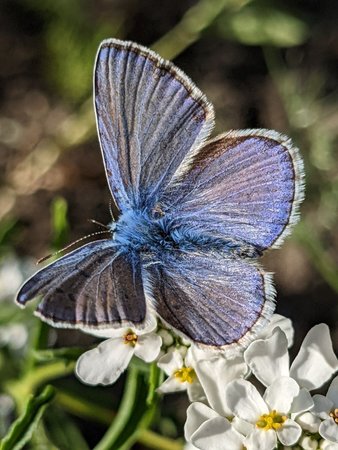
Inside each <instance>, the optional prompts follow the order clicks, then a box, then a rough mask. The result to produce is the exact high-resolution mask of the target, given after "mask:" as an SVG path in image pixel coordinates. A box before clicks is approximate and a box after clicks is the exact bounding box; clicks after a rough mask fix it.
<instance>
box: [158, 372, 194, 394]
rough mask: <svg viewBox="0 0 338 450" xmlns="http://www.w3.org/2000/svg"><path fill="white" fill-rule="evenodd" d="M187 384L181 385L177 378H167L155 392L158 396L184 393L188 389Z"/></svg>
mask: <svg viewBox="0 0 338 450" xmlns="http://www.w3.org/2000/svg"><path fill="white" fill-rule="evenodd" d="M188 384H189V383H187V382H185V383H181V382H180V381H179V380H178V379H177V378H175V377H174V376H171V377H169V378H167V379H166V380H165V381H164V382H163V383H162V384H161V385H160V386H159V387H158V388H157V389H156V391H157V392H159V393H160V394H168V393H170V392H180V391H185V390H186V389H187V387H188Z"/></svg>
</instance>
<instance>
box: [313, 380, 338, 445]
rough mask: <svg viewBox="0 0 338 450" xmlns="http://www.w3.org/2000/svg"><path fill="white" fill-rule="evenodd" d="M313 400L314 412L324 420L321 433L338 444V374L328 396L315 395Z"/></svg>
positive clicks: (320, 427)
mask: <svg viewBox="0 0 338 450" xmlns="http://www.w3.org/2000/svg"><path fill="white" fill-rule="evenodd" d="M313 401H314V407H313V413H314V414H316V415H317V416H318V417H319V418H320V419H322V420H323V422H322V423H321V424H320V426H319V433H320V435H321V436H322V437H323V438H324V439H327V440H328V441H330V442H332V443H335V444H338V376H337V377H336V378H334V379H333V380H332V382H331V384H330V387H329V389H328V391H327V394H326V396H324V395H314V397H313Z"/></svg>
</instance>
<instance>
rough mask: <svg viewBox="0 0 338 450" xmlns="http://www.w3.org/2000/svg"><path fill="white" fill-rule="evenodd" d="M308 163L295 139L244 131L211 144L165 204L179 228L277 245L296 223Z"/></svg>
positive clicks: (172, 188)
mask: <svg viewBox="0 0 338 450" xmlns="http://www.w3.org/2000/svg"><path fill="white" fill-rule="evenodd" d="M302 199H303V166H302V162H301V159H300V157H299V154H298V150H297V149H296V148H295V147H293V146H292V144H291V141H290V139H288V138H286V137H285V136H283V135H280V134H278V133H276V132H273V131H269V130H240V131H232V132H229V133H226V134H225V135H222V136H219V137H218V138H215V139H214V140H212V141H210V142H207V143H206V144H205V145H204V146H203V147H202V148H201V149H200V150H199V152H198V154H197V155H196V156H195V158H194V159H193V161H192V163H191V165H190V168H189V169H188V171H186V172H185V173H184V174H183V175H182V176H181V177H180V179H179V180H176V183H175V184H172V185H170V186H169V187H168V189H167V191H166V195H165V196H164V198H163V204H164V205H165V209H166V211H167V212H168V214H171V215H172V216H173V223H174V224H175V226H177V227H180V226H188V227H190V228H192V229H196V228H198V229H199V230H200V231H201V233H211V234H213V235H216V236H223V237H224V238H230V239H232V240H234V241H237V242H238V243H239V244H242V245H243V246H245V245H246V244H251V245H253V246H254V247H255V248H256V249H257V250H259V251H263V250H265V249H267V248H269V247H271V246H273V245H278V244H280V243H281V242H282V239H283V238H284V237H285V235H287V234H288V233H289V231H290V227H291V226H292V225H293V224H294V223H295V222H296V221H297V218H298V214H297V213H298V207H299V204H300V202H301V201H302Z"/></svg>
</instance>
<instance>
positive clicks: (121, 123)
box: [94, 39, 213, 210]
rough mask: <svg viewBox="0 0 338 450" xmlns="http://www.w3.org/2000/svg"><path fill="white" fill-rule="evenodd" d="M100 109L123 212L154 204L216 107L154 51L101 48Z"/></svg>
mask: <svg viewBox="0 0 338 450" xmlns="http://www.w3.org/2000/svg"><path fill="white" fill-rule="evenodd" d="M94 89H95V107H96V114H97V127H98V133H99V137H100V142H101V148H102V153H103V159H104V163H105V167H106V173H107V178H108V182H109V186H110V189H111V192H112V194H113V196H114V198H115V200H116V202H117V204H118V207H119V208H120V210H124V209H126V208H142V207H144V206H146V205H148V204H149V203H150V204H153V203H155V201H156V197H157V196H158V195H159V194H160V192H161V191H162V190H163V188H164V187H165V186H166V185H167V184H168V182H169V181H170V179H171V178H172V176H173V174H174V173H175V171H176V170H177V168H178V166H179V165H180V163H181V162H182V160H183V159H184V157H185V156H186V155H187V153H188V152H189V151H190V153H191V152H192V151H193V149H194V148H196V147H197V146H198V144H199V143H201V141H202V140H203V139H204V138H205V137H206V136H207V134H208V132H209V130H210V128H211V126H212V125H213V110H212V106H211V105H210V104H208V103H207V101H206V99H205V97H204V95H203V94H202V93H201V92H200V91H199V90H198V89H197V88H196V87H195V86H194V85H193V83H192V82H191V81H190V80H189V78H188V77H187V76H186V75H184V74H183V73H182V72H181V71H180V70H179V69H177V68H176V67H175V66H174V65H173V64H171V63H170V62H168V61H164V60H163V59H162V58H160V57H159V56H158V55H157V54H155V53H154V52H152V51H151V50H149V49H147V48H145V47H141V46H139V45H137V44H134V43H131V42H123V41H119V40H115V39H111V40H108V41H104V42H103V43H102V44H101V47H100V49H99V52H98V55H97V61H96V67H95V74H94Z"/></svg>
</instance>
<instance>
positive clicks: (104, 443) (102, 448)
mask: <svg viewBox="0 0 338 450" xmlns="http://www.w3.org/2000/svg"><path fill="white" fill-rule="evenodd" d="M138 375H139V374H138V370H137V369H136V368H133V367H131V368H130V369H129V371H128V377H127V381H126V387H125V391H124V394H123V398H122V401H121V404H120V407H119V410H118V413H117V415H116V418H115V420H114V421H113V423H112V424H111V426H110V427H109V428H108V431H107V432H106V434H105V435H104V436H103V438H102V439H101V441H100V442H99V443H98V444H97V446H96V447H95V448H94V450H108V449H110V448H112V447H111V445H112V444H113V442H114V441H115V440H116V438H117V437H118V435H119V434H120V432H121V431H122V429H123V428H124V426H125V425H126V423H127V421H128V418H129V416H130V412H131V409H132V407H133V403H134V401H135V399H136V392H137V384H138V383H137V381H138V380H137V379H138Z"/></svg>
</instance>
